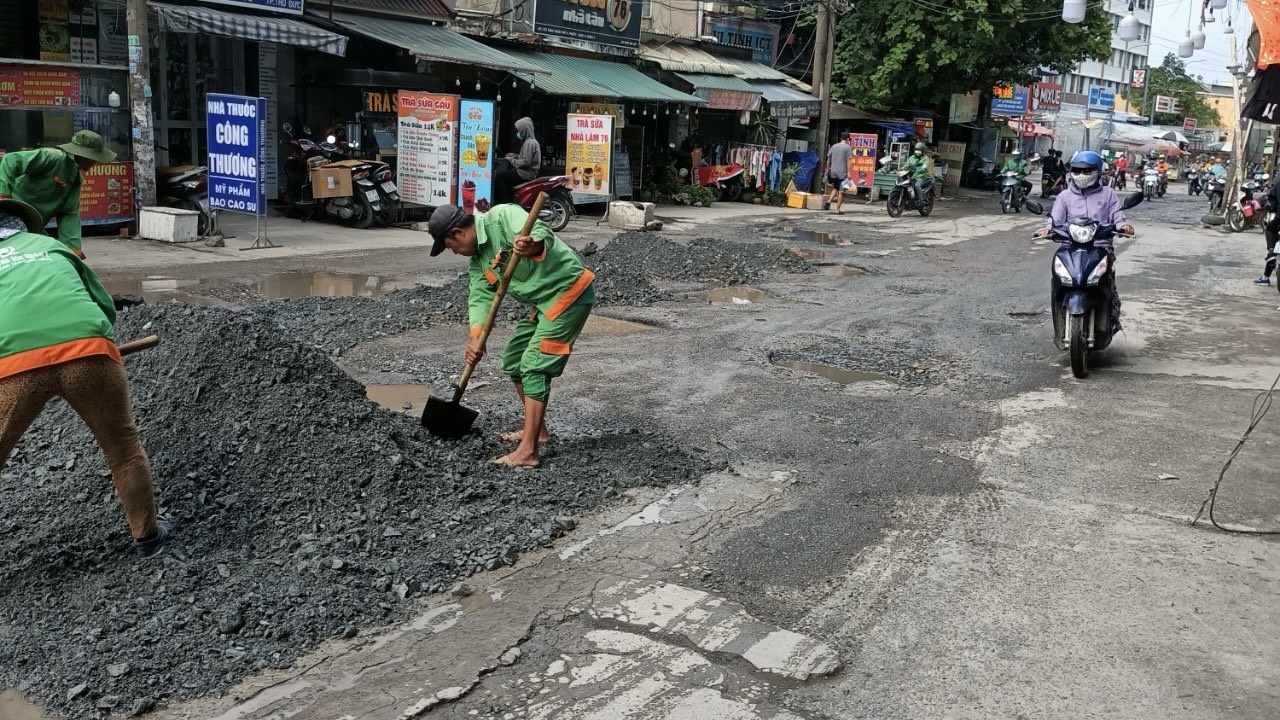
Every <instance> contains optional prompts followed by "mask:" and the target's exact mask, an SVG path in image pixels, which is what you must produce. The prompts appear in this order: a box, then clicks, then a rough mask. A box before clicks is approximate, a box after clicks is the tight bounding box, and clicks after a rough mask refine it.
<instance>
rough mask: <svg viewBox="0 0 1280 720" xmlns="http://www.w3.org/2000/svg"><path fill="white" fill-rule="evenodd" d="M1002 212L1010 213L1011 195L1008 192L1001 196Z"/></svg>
mask: <svg viewBox="0 0 1280 720" xmlns="http://www.w3.org/2000/svg"><path fill="white" fill-rule="evenodd" d="M1000 212H1001V213H1007V212H1009V193H1008V192H1003V193H1001V194H1000Z"/></svg>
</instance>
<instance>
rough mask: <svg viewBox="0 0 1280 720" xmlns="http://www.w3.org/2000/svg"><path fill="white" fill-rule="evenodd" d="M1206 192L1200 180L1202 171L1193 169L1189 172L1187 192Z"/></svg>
mask: <svg viewBox="0 0 1280 720" xmlns="http://www.w3.org/2000/svg"><path fill="white" fill-rule="evenodd" d="M1202 192H1204V185H1203V184H1202V183H1201V182H1200V173H1198V172H1196V171H1195V170H1192V171H1191V172H1189V173H1187V194H1188V195H1199V194H1200V193H1202Z"/></svg>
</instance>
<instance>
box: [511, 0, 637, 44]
mask: <svg viewBox="0 0 1280 720" xmlns="http://www.w3.org/2000/svg"><path fill="white" fill-rule="evenodd" d="M533 31H534V32H535V33H537V34H539V35H546V36H548V37H552V38H557V39H560V40H568V41H577V42H588V43H596V44H597V45H609V46H612V47H620V48H627V49H630V50H634V49H636V48H638V47H640V4H639V3H638V2H632V0H536V2H535V3H534V8H533Z"/></svg>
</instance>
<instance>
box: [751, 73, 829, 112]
mask: <svg viewBox="0 0 1280 720" xmlns="http://www.w3.org/2000/svg"><path fill="white" fill-rule="evenodd" d="M750 85H751V87H753V88H755V89H756V92H758V93H760V95H761V96H763V97H764V99H765V101H766V102H768V103H769V114H771V115H773V116H774V117H784V118H807V117H817V116H818V114H819V113H821V112H822V101H821V100H819V99H818V98H816V97H814V96H812V95H810V94H809V93H806V92H801V91H799V90H797V89H795V88H793V87H791V86H790V85H784V84H782V83H778V82H768V81H765V80H756V81H753V82H752V83H750Z"/></svg>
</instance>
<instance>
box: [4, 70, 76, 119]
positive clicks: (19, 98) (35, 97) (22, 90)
mask: <svg viewBox="0 0 1280 720" xmlns="http://www.w3.org/2000/svg"><path fill="white" fill-rule="evenodd" d="M0 105H2V106H10V107H38V108H58V109H66V108H77V107H80V73H79V72H78V71H76V70H63V69H54V68H45V67H22V66H18V65H0Z"/></svg>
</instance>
